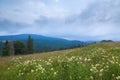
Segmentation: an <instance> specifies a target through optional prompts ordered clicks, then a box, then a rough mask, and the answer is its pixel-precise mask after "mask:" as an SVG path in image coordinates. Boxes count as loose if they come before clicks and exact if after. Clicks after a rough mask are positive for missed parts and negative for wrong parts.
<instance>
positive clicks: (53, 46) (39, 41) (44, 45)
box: [0, 34, 91, 52]
mask: <svg viewBox="0 0 120 80" xmlns="http://www.w3.org/2000/svg"><path fill="white" fill-rule="evenodd" d="M29 35H30V36H31V37H32V38H33V42H34V49H35V52H41V51H51V50H61V49H67V48H73V47H78V46H79V47H82V46H84V45H86V44H89V43H91V42H82V41H77V40H66V39H61V38H53V37H46V36H42V35H36V34H19V35H7V36H0V52H1V49H2V45H3V43H4V40H8V41H9V40H13V41H22V42H24V44H25V45H26V43H27V39H28V36H29Z"/></svg>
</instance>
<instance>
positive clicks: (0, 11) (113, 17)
mask: <svg viewBox="0 0 120 80" xmlns="http://www.w3.org/2000/svg"><path fill="white" fill-rule="evenodd" d="M12 34H40V35H44V36H50V37H59V38H65V39H69V40H85V41H86V40H103V39H104V40H116V41H119V40H120V0H0V35H12Z"/></svg>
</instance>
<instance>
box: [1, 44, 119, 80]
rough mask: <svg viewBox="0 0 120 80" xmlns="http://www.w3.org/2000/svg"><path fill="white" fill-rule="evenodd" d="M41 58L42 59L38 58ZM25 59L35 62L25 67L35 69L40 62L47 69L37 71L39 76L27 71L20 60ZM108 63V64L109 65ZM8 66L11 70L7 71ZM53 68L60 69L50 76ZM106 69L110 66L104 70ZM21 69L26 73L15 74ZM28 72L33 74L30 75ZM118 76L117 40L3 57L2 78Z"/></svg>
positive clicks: (104, 79)
mask: <svg viewBox="0 0 120 80" xmlns="http://www.w3.org/2000/svg"><path fill="white" fill-rule="evenodd" d="M19 57H21V58H22V59H20V58H19ZM15 58H16V59H15ZM18 58H19V61H17V60H18ZM58 58H59V59H58ZM38 59H39V60H43V61H38V62H37V60H38ZM49 59H51V60H52V62H51V66H46V65H45V62H50V61H49ZM59 60H60V61H59ZM16 61H17V62H16ZM26 61H33V62H32V63H31V64H29V65H32V67H30V66H26V65H24V67H25V68H30V69H33V71H34V68H35V67H34V66H36V64H37V65H38V64H41V65H43V66H44V67H43V68H45V69H46V73H45V72H44V73H40V72H41V71H40V72H39V71H38V73H39V74H41V75H42V76H40V75H39V74H38V73H37V72H36V75H37V74H38V75H39V77H38V76H35V75H33V73H31V71H29V70H26V71H24V70H23V68H24V67H23V65H21V63H22V64H24V63H26ZM34 61H35V62H34ZM19 62H20V63H19ZM36 62H37V63H36ZM34 63H36V64H34ZM16 65H18V66H19V68H18V67H16ZM21 66H22V67H21ZM107 66H108V68H106V67H107ZM8 67H9V68H10V69H11V70H9V71H8ZM46 67H47V68H46ZM51 68H53V69H54V70H57V71H58V74H57V73H56V74H57V75H56V76H55V77H53V76H48V75H50V74H51V73H52V71H50V70H51ZM105 69H106V70H107V69H108V70H107V71H105ZM18 70H21V71H23V73H25V75H23V74H22V75H20V76H18V77H16V76H17V75H18V74H17V73H18V72H19V71H18ZM101 71H102V72H101ZM69 72H70V73H69ZM27 73H30V74H29V75H28V74H27ZM53 73H55V71H53ZM13 76H14V77H13ZM119 76H120V43H117V42H116V43H100V44H92V45H89V46H87V47H84V48H76V49H69V50H63V51H54V52H47V53H41V54H39V53H38V54H32V55H19V56H15V57H14V58H13V57H0V80H8V79H10V80H16V79H18V78H19V79H20V80H23V79H28V77H30V78H29V80H33V79H34V78H36V79H37V80H50V79H51V80H58V79H59V80H117V79H119ZM40 77H41V78H40ZM46 77H47V78H46Z"/></svg>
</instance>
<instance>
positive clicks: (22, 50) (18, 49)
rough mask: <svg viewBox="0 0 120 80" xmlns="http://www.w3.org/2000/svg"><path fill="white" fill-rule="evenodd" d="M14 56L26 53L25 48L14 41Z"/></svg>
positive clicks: (19, 42)
mask: <svg viewBox="0 0 120 80" xmlns="http://www.w3.org/2000/svg"><path fill="white" fill-rule="evenodd" d="M14 48H15V54H24V53H26V47H25V45H24V43H23V42H21V41H15V42H14Z"/></svg>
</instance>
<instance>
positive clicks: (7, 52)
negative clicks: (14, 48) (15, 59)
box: [2, 41, 9, 56]
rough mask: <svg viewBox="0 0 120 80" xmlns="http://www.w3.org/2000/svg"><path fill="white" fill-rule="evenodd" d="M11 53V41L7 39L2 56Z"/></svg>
mask: <svg viewBox="0 0 120 80" xmlns="http://www.w3.org/2000/svg"><path fill="white" fill-rule="evenodd" d="M8 55H9V42H8V41H5V42H4V44H3V47H2V56H8Z"/></svg>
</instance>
